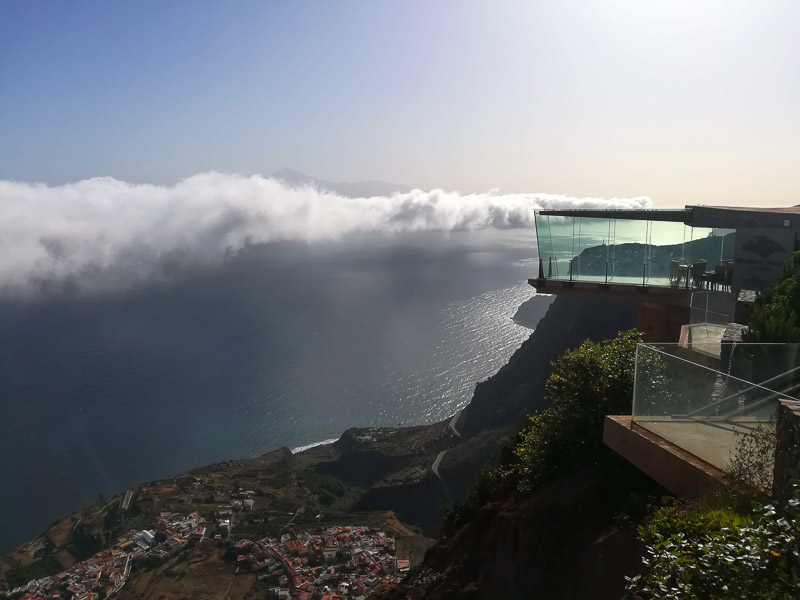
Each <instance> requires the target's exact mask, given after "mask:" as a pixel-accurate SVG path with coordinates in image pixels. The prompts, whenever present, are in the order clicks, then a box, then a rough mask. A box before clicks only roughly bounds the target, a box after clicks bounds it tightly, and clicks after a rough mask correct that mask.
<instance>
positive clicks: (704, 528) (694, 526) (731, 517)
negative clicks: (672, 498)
mask: <svg viewBox="0 0 800 600" xmlns="http://www.w3.org/2000/svg"><path fill="white" fill-rule="evenodd" d="M752 523H753V520H752V518H751V517H750V516H749V515H743V514H740V513H737V512H735V511H733V510H730V509H726V508H717V509H711V510H703V509H699V508H693V507H681V508H678V507H675V506H664V507H662V508H659V509H658V510H657V511H656V512H655V514H653V516H652V517H651V518H650V520H649V521H648V522H647V523H646V524H645V525H642V526H641V527H640V528H639V536H640V537H641V538H642V540H644V541H645V542H646V543H649V544H651V543H654V542H655V541H656V540H657V539H658V538H669V537H672V536H673V535H677V534H684V535H687V536H690V537H698V536H708V537H711V536H715V535H721V534H722V532H723V530H724V529H726V528H734V527H736V528H742V527H748V526H750V525H752Z"/></svg>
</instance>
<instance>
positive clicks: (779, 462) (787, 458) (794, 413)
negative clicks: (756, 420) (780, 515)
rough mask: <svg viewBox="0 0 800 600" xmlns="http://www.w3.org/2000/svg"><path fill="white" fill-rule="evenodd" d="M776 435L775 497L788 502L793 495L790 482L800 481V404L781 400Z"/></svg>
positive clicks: (794, 401)
mask: <svg viewBox="0 0 800 600" xmlns="http://www.w3.org/2000/svg"><path fill="white" fill-rule="evenodd" d="M776 435H777V438H778V439H777V445H776V447H775V471H774V475H775V479H774V484H773V486H774V487H773V492H774V494H773V495H774V496H775V498H777V499H779V500H786V499H787V498H789V497H790V495H791V489H790V486H789V481H790V480H792V479H800V402H798V401H796V400H781V402H780V404H779V406H778V422H777V428H776Z"/></svg>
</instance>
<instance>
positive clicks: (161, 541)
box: [0, 478, 409, 600]
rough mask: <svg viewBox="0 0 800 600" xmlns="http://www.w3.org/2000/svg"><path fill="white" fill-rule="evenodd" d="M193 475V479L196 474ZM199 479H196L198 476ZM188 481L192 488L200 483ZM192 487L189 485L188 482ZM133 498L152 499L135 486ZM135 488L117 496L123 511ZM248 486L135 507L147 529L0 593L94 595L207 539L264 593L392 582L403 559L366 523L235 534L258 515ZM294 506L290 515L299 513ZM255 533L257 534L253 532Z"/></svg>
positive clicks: (45, 597) (341, 594) (363, 588)
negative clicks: (201, 499) (205, 497)
mask: <svg viewBox="0 0 800 600" xmlns="http://www.w3.org/2000/svg"><path fill="white" fill-rule="evenodd" d="M198 479H200V478H198ZM200 481H202V479H200ZM200 481H197V480H196V481H195V482H194V483H195V486H194V489H195V490H197V488H198V487H202V484H201V485H197V484H198V483H200ZM190 487H192V486H190ZM141 492H144V490H142V489H140V493H138V494H136V495H137V496H139V501H140V502H139V503H138V504H139V505H141V504H147V503H149V502H150V501H151V496H149V495H148V494H147V493H141ZM133 495H134V494H133V493H132V492H131V491H129V492H127V493H126V494H125V496H124V499H122V502H121V508H122V509H124V510H127V509H128V508H129V505H130V504H131V499H132V496H133ZM254 495H255V493H254V492H253V491H250V490H244V489H236V490H230V491H228V493H224V494H223V493H221V492H220V491H219V490H217V494H216V498H215V499H216V500H217V501H218V502H219V503H218V504H217V505H216V506H215V507H214V509H213V510H211V511H209V510H204V509H200V510H193V511H192V512H189V513H186V512H185V511H181V510H178V509H179V508H188V507H187V506H186V505H187V504H191V503H192V499H191V498H189V497H187V495H186V493H181V494H179V496H178V497H177V498H175V501H176V502H173V503H168V504H169V508H171V509H172V510H163V511H160V512H148V513H140V514H143V515H144V514H147V515H153V518H151V519H148V522H147V524H146V528H143V529H138V528H137V529H130V530H128V531H127V532H125V533H123V534H122V535H119V536H118V537H116V538H115V539H114V541H113V542H112V543H111V544H109V545H108V547H107V548H105V549H104V550H102V551H100V552H98V553H96V554H95V555H93V556H92V557H91V558H88V559H86V560H83V561H80V562H78V563H76V564H74V565H72V566H71V567H70V568H68V569H65V570H64V571H62V572H59V573H56V574H53V575H49V576H47V577H42V578H39V579H34V580H32V581H29V582H28V583H27V584H26V585H21V586H18V587H15V588H14V589H11V590H8V591H6V592H4V593H0V597H5V598H9V599H13V600H65V599H68V600H101V599H104V598H110V597H112V596H114V595H115V594H116V593H117V592H119V590H121V589H122V587H123V586H124V585H125V583H126V581H128V580H129V578H130V577H131V574H132V573H133V574H134V575H135V574H136V573H137V572H138V571H143V570H149V569H154V568H158V567H160V566H161V565H164V564H165V563H166V561H167V560H169V559H171V558H173V557H175V556H176V555H179V554H180V553H181V552H182V551H184V550H187V549H189V548H195V547H196V546H198V545H199V544H211V545H214V546H215V547H217V548H218V549H219V552H220V553H223V552H224V556H225V559H226V562H227V563H229V565H230V572H231V577H236V576H237V575H244V574H250V575H255V577H256V579H257V581H258V582H259V583H260V584H263V585H262V586H261V589H263V590H264V595H265V597H266V598H279V599H289V598H291V599H299V600H311V599H314V600H351V599H353V600H357V599H361V598H367V597H368V596H369V595H370V593H371V592H372V590H373V589H374V588H376V586H378V585H379V584H390V583H393V582H397V581H399V580H400V579H401V578H402V577H403V575H404V574H405V573H406V572H407V571H408V569H409V561H408V560H404V559H399V560H398V558H397V556H396V549H395V540H394V539H393V538H391V537H388V536H387V535H386V534H385V533H384V532H382V531H379V530H377V529H374V528H369V527H365V526H355V525H346V526H330V527H325V528H323V527H319V528H318V529H317V530H315V531H311V532H309V531H296V530H295V528H294V527H293V526H292V521H293V520H294V519H292V521H289V523H287V524H286V525H284V526H282V527H281V532H280V533H279V534H277V535H276V536H275V537H269V536H267V537H262V536H258V535H252V534H248V533H243V534H234V533H233V532H234V531H235V529H236V524H237V523H241V524H242V525H243V526H245V524H251V523H253V521H256V522H261V521H263V520H264V519H261V518H260V517H259V514H258V512H256V511H254V508H255V507H256V500H254V498H253V496H254ZM164 508H167V506H165V507H164ZM302 512H303V509H302V508H301V509H299V510H298V511H297V512H296V513H295V516H297V515H299V514H301V513H302ZM255 538H257V539H255Z"/></svg>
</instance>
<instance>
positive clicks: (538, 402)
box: [456, 296, 638, 437]
mask: <svg viewBox="0 0 800 600" xmlns="http://www.w3.org/2000/svg"><path fill="white" fill-rule="evenodd" d="M637 310H638V301H637V299H636V298H633V299H631V300H621V299H618V298H598V297H588V296H558V297H557V298H556V299H555V301H554V302H553V303H552V304H550V308H549V309H548V311H547V314H546V315H545V317H544V318H543V319H542V320H541V321H540V322H539V324H538V326H537V327H536V330H535V331H534V332H533V334H531V337H530V338H529V339H528V340H526V341H525V342H524V343H523V344H522V346H520V348H519V349H518V350H517V351H516V352H515V353H514V355H513V356H512V357H511V359H510V360H509V362H508V364H506V365H505V366H503V368H501V369H500V371H498V372H497V374H496V375H494V376H492V377H490V378H489V379H488V380H486V381H484V382H481V383H479V384H478V385H477V386H476V388H475V394H474V396H473V398H472V401H471V402H470V403H469V405H467V406H466V408H464V411H463V412H462V414H461V417H460V418H459V419H458V423H457V425H456V427H457V429H458V431H459V433H460V434H461V435H463V436H467V437H470V436H474V435H476V434H478V433H480V432H482V431H486V430H487V429H496V428H499V427H504V426H508V425H514V426H517V425H519V422H520V420H521V419H522V418H523V417H524V416H525V415H526V414H528V413H530V412H533V411H536V410H541V409H542V408H545V406H544V405H543V401H542V392H543V391H544V384H545V382H546V381H547V377H548V376H549V375H550V363H552V362H553V360H555V359H556V358H557V357H558V356H559V355H560V354H562V353H564V352H565V351H566V350H569V349H572V348H576V347H578V346H579V345H580V344H581V342H583V341H584V340H586V339H591V340H595V341H598V340H603V339H608V338H612V337H614V336H615V335H616V334H617V332H618V331H620V330H623V329H631V328H632V327H635V326H636V320H637Z"/></svg>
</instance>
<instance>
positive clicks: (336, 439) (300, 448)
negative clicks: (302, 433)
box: [291, 436, 342, 454]
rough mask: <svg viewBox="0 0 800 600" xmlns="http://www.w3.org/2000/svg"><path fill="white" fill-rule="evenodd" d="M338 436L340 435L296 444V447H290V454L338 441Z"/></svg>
mask: <svg viewBox="0 0 800 600" xmlns="http://www.w3.org/2000/svg"><path fill="white" fill-rule="evenodd" d="M340 437H342V436H339V437H335V438H330V439H328V440H322V441H321V442H314V443H313V444H306V445H305V446H297V447H296V448H291V452H292V454H299V453H300V452H305V451H306V450H310V449H311V448H316V447H317V446H327V445H328V444H333V443H334V442H338V441H339V438H340Z"/></svg>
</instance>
